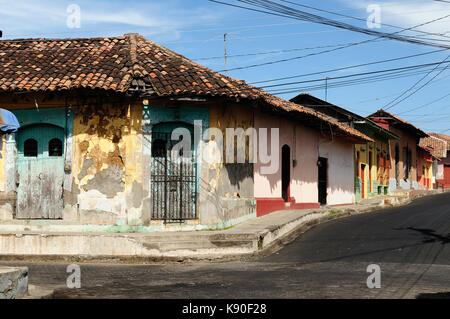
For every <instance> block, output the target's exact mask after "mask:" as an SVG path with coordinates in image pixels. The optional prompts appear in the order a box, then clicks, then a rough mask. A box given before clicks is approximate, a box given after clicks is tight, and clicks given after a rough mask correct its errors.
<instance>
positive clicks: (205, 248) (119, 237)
mask: <svg viewBox="0 0 450 319" xmlns="http://www.w3.org/2000/svg"><path fill="white" fill-rule="evenodd" d="M442 192H443V191H441V190H435V191H429V192H427V193H424V194H412V193H407V195H401V196H384V197H380V198H374V199H371V202H370V203H369V204H365V205H361V204H355V205H350V206H342V207H337V208H336V207H335V208H321V209H316V210H307V211H280V212H277V213H273V214H269V215H266V216H263V217H261V218H259V219H256V220H251V221H248V222H244V223H242V224H240V225H237V226H235V227H233V228H231V229H228V230H223V231H211V232H185V233H177V234H170V235H165V234H148V233H127V234H124V233H119V234H117V233H39V232H22V233H0V252H1V253H0V260H8V261H10V260H22V261H25V260H26V261H30V260H31V261H43V260H44V261H64V262H67V261H68V262H72V263H74V262H75V263H81V262H96V263H97V262H104V263H105V262H106V263H157V262H198V261H231V260H246V259H253V258H258V257H261V256H264V255H268V254H271V253H273V252H275V251H276V250H278V249H280V248H281V247H283V246H284V245H285V244H286V243H289V242H290V241H292V240H294V239H295V238H296V237H297V236H298V235H300V234H301V233H304V232H305V231H307V230H309V229H311V228H312V227H314V226H316V225H319V224H322V223H324V222H327V221H331V220H334V219H337V218H343V217H347V216H352V215H358V214H362V213H368V212H372V211H375V210H380V209H383V208H388V207H393V206H401V205H405V204H408V203H410V202H411V201H412V200H414V199H416V198H419V197H423V196H427V195H434V194H439V193H442ZM166 237H167V238H166Z"/></svg>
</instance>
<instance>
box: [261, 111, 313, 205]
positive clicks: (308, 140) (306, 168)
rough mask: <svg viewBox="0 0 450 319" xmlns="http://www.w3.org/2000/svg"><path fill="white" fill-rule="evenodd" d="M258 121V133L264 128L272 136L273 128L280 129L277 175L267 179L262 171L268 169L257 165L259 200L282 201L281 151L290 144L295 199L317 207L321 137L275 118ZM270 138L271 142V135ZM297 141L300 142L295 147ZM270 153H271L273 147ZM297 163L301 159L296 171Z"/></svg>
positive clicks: (268, 117) (267, 117) (264, 117)
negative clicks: (318, 159) (295, 161)
mask: <svg viewBox="0 0 450 319" xmlns="http://www.w3.org/2000/svg"><path fill="white" fill-rule="evenodd" d="M254 120H255V128H256V130H257V131H258V132H259V129H260V128H267V130H268V132H270V129H271V128H278V129H279V132H280V141H279V153H280V154H279V167H278V170H277V172H276V173H275V174H272V175H263V174H261V167H262V166H267V165H266V164H261V163H260V162H259V161H258V163H256V164H255V165H254V170H255V171H254V178H255V190H254V194H255V197H256V198H281V148H282V147H283V145H285V144H287V145H288V146H289V147H290V149H291V187H290V195H291V197H293V198H294V199H295V202H296V203H317V201H318V190H317V179H318V169H317V158H318V141H319V133H318V132H317V131H315V130H313V129H310V128H307V127H303V126H300V125H298V124H295V122H293V121H290V120H287V119H284V118H279V117H276V116H273V115H272V116H271V115H266V114H262V113H255V119H254ZM294 127H295V130H294ZM294 132H295V133H294ZM268 136H269V140H270V134H268ZM294 136H295V139H294ZM294 140H295V141H296V143H295V146H294ZM268 149H269V150H270V147H268ZM294 153H295V156H294ZM293 159H297V166H296V167H293Z"/></svg>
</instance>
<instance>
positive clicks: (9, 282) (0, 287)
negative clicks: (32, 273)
mask: <svg viewBox="0 0 450 319" xmlns="http://www.w3.org/2000/svg"><path fill="white" fill-rule="evenodd" d="M27 291H28V268H27V267H4V266H0V299H16V298H20V297H22V296H24V295H26V294H27Z"/></svg>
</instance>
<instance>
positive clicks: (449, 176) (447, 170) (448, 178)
mask: <svg viewBox="0 0 450 319" xmlns="http://www.w3.org/2000/svg"><path fill="white" fill-rule="evenodd" d="M444 184H445V185H450V166H447V165H446V166H444Z"/></svg>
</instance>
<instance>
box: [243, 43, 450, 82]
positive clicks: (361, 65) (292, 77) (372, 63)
mask: <svg viewBox="0 0 450 319" xmlns="http://www.w3.org/2000/svg"><path fill="white" fill-rule="evenodd" d="M442 51H446V49H440V50H434V51H429V52H425V53H419V54H413V55H407V56H402V57H398V58H392V59H386V60H380V61H374V62H368V63H362V64H356V65H350V66H346V67H342V68H336V69H331V70H325V71H318V72H313V73H307V74H300V75H293V76H286V77H281V78H276V79H271V80H263V81H256V82H250V83H249V84H260V83H268V82H275V81H281V80H288V79H294V78H299V77H305V76H311V75H318V74H324V73H330V72H336V71H343V70H348V69H353V68H359V67H363V66H368V65H375V64H381V63H387V62H393V61H399V60H405V59H409V58H415V57H418V56H424V55H428V54H434V53H438V52H442Z"/></svg>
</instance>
